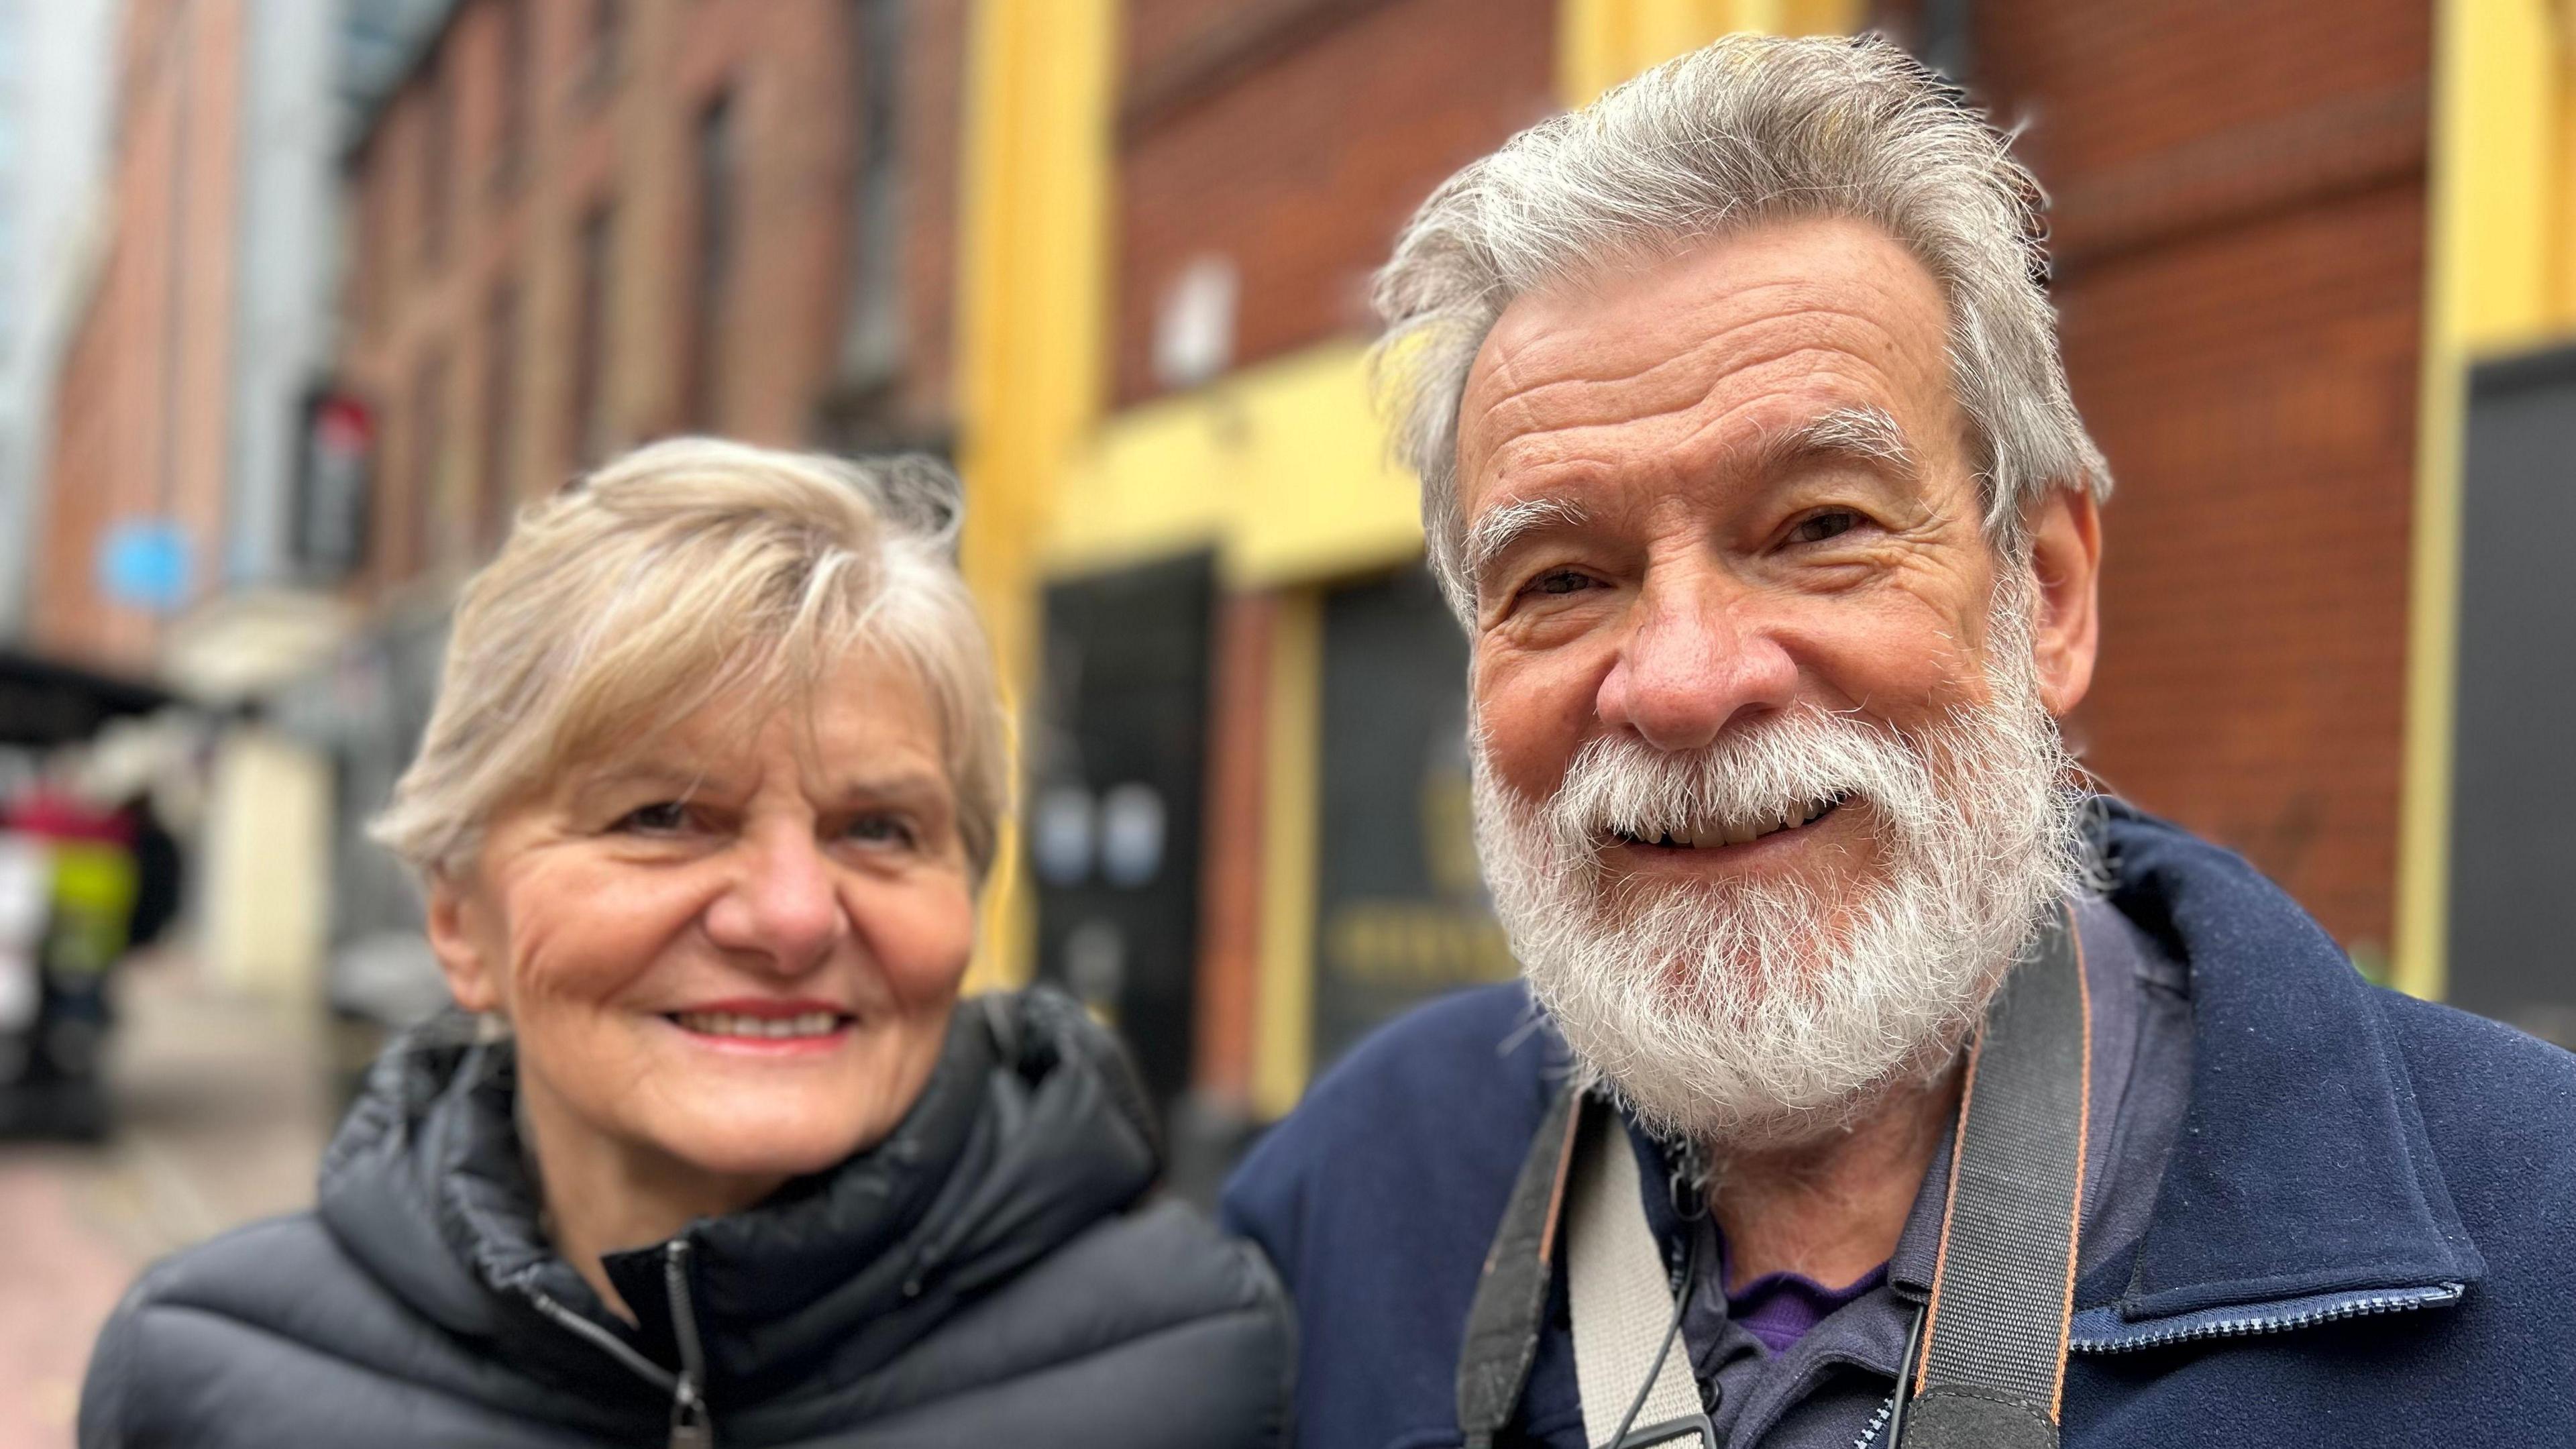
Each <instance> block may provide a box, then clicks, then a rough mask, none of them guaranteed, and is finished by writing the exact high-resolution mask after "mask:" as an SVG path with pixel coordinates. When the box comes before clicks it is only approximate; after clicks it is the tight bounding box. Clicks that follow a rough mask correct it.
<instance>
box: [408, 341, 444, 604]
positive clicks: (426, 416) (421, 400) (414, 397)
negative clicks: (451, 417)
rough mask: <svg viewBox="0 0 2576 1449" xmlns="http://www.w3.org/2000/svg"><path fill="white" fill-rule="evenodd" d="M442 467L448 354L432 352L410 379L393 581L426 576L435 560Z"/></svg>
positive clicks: (421, 362)
mask: <svg viewBox="0 0 2576 1449" xmlns="http://www.w3.org/2000/svg"><path fill="white" fill-rule="evenodd" d="M446 465H447V351H446V349H444V348H439V347H433V348H431V349H430V350H429V351H428V352H426V353H424V354H423V355H422V357H421V360H420V366H419V369H418V370H417V371H415V372H414V373H413V374H412V394H411V469H410V472H411V499H410V502H411V507H410V509H409V510H408V512H409V515H410V516H409V517H408V518H407V519H406V520H405V525H406V532H408V533H409V534H410V537H409V538H407V539H405V540H404V542H403V550H402V569H401V572H400V573H399V574H398V575H397V578H396V581H397V582H399V581H400V579H404V578H409V577H412V576H413V575H416V574H419V573H421V572H422V571H424V570H426V569H427V568H428V567H429V566H430V565H431V564H432V563H434V562H436V561H437V558H438V554H439V547H438V544H439V537H438V535H439V527H438V521H439V517H440V515H441V513H442V512H443V508H442V504H443V502H444V498H443V495H444V494H445V493H446V491H447V489H446Z"/></svg>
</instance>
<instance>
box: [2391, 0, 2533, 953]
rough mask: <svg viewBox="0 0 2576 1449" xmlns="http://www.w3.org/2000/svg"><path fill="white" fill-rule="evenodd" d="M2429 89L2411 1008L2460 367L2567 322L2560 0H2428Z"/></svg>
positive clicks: (2441, 868) (2403, 947) (2407, 940)
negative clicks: (2431, 8)
mask: <svg viewBox="0 0 2576 1449" xmlns="http://www.w3.org/2000/svg"><path fill="white" fill-rule="evenodd" d="M2432 85H2433V130H2432V136H2431V138H2430V139H2431V157H2430V165H2429V173H2430V174H2429V177H2428V186H2427V194H2426V198H2425V210H2426V237H2425V251H2426V258H2425V282H2424V324H2423V337H2424V341H2423V356H2422V367H2423V374H2422V376H2423V381H2422V390H2421V394H2420V398H2419V401H2418V407H2417V424H2416V475H2415V510H2414V537H2413V541H2412V554H2413V557H2412V560H2411V568H2410V577H2409V581H2408V588H2409V596H2408V608H2407V648H2406V727H2405V728H2406V734H2405V747H2404V757H2403V765H2402V770H2403V774H2402V778H2401V783H2400V794H2399V808H2398V842H2397V844H2398V850H2397V897H2396V930H2395V935H2396V944H2395V947H2394V949H2393V951H2392V952H2391V956H2392V961H2391V965H2392V968H2393V975H2394V980H2395V983H2396V985H2397V986H2398V987H2399V988H2400V989H2401V990H2404V991H2408V992H2412V993H2414V994H2415V995H2417V996H2424V997H2439V996H2441V995H2442V993H2443V991H2444V988H2445V987H2446V985H2447V983H2448V979H2449V971H2448V966H2447V963H2446V961H2445V960H2444V955H2443V951H2444V945H2445V942H2446V941H2447V939H2448V935H2449V926H2450V919H2449V904H2450V844H2451V841H2450V837H2451V803H2452V802H2451V781H2452V766H2453V754H2452V746H2453V739H2454V734H2453V731H2454V725H2455V720H2456V708H2457V690H2458V682H2459V627H2460V489H2461V465H2462V462H2463V461H2464V459H2463V452H2464V449H2465V446H2466V442H2467V438H2466V432H2465V429H2466V422H2467V418H2466V402H2467V386H2468V371H2469V367H2470V365H2471V364H2472V363H2474V362H2475V361H2476V360H2478V359H2479V358H2480V357H2484V356H2491V355H2494V354H2497V353H2501V352H2509V351H2513V350H2517V349H2519V348H2523V347H2528V346H2531V345H2533V344H2535V343H2538V342H2540V341H2542V340H2544V339H2546V338H2548V337H2549V336H2551V335H2553V334H2561V333H2564V332H2566V331H2567V330H2568V329H2569V328H2571V327H2576V3H2571V0H2441V3H2440V4H2439V6H2438V8H2437V9H2436V11H2435V14H2434V38H2433V78H2432Z"/></svg>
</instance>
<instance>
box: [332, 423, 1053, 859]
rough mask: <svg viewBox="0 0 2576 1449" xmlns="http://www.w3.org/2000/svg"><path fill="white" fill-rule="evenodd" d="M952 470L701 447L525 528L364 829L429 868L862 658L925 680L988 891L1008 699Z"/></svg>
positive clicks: (1005, 793) (477, 603) (605, 471)
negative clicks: (715, 713)
mask: <svg viewBox="0 0 2576 1449" xmlns="http://www.w3.org/2000/svg"><path fill="white" fill-rule="evenodd" d="M959 514H960V505H959V490H958V485H957V479H956V476H955V475H954V474H952V473H950V472H949V471H948V469H947V468H946V467H944V466H943V465H941V464H939V463H937V462H935V461H932V460H931V459H928V458H919V457H903V458H884V459H873V460H869V461H865V462H848V461H843V460H841V459H838V458H829V457H823V456H819V455H815V454H808V453H789V452H780V451H776V450H773V449H768V448H755V447H749V446H745V445H743V444H739V443H727V442H719V441H716V440H713V439H707V438H680V439H674V440H672V441H669V442H663V443H655V444H653V445H652V446H650V447H646V448H639V449H637V450H636V451H634V452H632V453H629V454H627V455H625V456H624V457H622V458H619V459H617V460H616V461H614V462H612V463H609V464H608V465H607V466H605V467H603V468H601V469H599V470H598V471H597V472H595V473H592V474H591V475H590V476H589V477H587V478H585V479H583V480H581V481H580V482H579V483H577V484H575V485H573V486H572V487H570V488H568V489H566V490H565V491H563V492H561V493H559V494H557V495H555V496H554V497H552V498H549V499H546V500H545V501H543V502H541V503H537V504H533V505H531V506H530V507H529V508H528V509H527V510H525V511H524V512H523V513H521V514H520V516H519V520H518V523H517V526H516V527H514V528H513V529H512V530H511V532H510V538H509V542H508V543H507V544H505V545H504V546H503V547H502V549H501V553H500V556H499V557H498V558H495V559H493V560H492V562H491V563H490V564H488V565H486V566H485V567H484V568H483V570H482V571H481V572H480V573H477V574H476V575H475V576H474V577H473V579H472V580H471V581H469V582H468V583H467V584H466V586H465V592H464V596H463V597H462V598H461V599H460V600H459V601H458V603H457V607H456V618H455V622H454V625H453V629H452V632H451V633H450V635H449V638H448V643H447V663H446V668H445V672H444V674H443V676H442V677H441V679H440V682H439V689H438V703H437V706H436V708H435V709H434V710H433V711H432V712H431V714H430V718H429V728H428V730H427V732H426V733H425V734H424V735H423V736H422V738H421V745H420V753H419V755H418V756H416V757H415V758H414V759H413V760H412V763H411V768H410V769H408V770H406V771H404V772H403V777H402V779H401V780H400V781H399V782H398V783H397V784H396V785H395V786H394V792H393V799H392V801H391V803H390V804H389V805H388V806H387V807H386V809H385V811H384V813H383V814H382V815H380V816H378V817H377V819H376V821H375V824H374V827H373V832H372V833H373V834H374V836H375V838H376V839H377V840H378V841H380V842H382V843H383V844H385V845H386V846H388V847H390V848H391V849H392V850H393V851H394V852H395V853H396V854H398V855H400V856H401V857H402V858H403V859H404V860H405V861H407V862H408V863H410V865H411V866H412V867H413V868H414V869H415V870H417V871H419V872H421V873H422V874H423V875H424V876H427V875H435V874H440V873H454V872H456V871H459V870H460V869H462V868H464V867H465V866H466V865H467V864H468V863H469V862H470V861H471V860H472V858H473V856H474V853H475V851H476V849H477V848H478V847H479V845H480V843H481V838H482V832H483V829H484V827H485V826H486V825H488V824H489V823H490V822H491V821H492V819H493V818H494V816H495V814H496V813H497V812H499V811H500V810H502V809H504V808H505V807H507V806H508V805H510V804H512V803H513V802H515V801H517V800H519V799H522V798H524V797H526V796H527V795H528V794H530V793H531V792H533V791H536V790H539V789H542V788H544V786H545V785H546V783H547V782H548V781H549V780H551V779H553V778H554V777H555V776H557V775H558V774H560V773H561V772H562V771H563V770H565V769H566V768H567V767H570V766H572V765H575V764H578V763H582V762H586V761H590V760H595V759H598V758H600V757H601V756H603V755H605V754H608V753H610V752H612V751H614V750H616V749H619V748H621V747H624V746H627V745H630V744H632V743H634V742H638V741H641V740H643V739H646V738H649V737H650V736H651V735H652V734H653V733H655V732H656V731H659V730H662V729H667V728H669V727H670V726H672V725H675V724H677V723H679V722H680V721H681V720H684V719H686V718H688V717H689V716H690V715H691V714H693V713H695V712H696V711H697V710H698V709H700V708H701V707H703V706H705V705H706V704H708V703H710V702H712V701H714V700H717V699H719V698H722V699H726V700H742V701H745V702H748V703H751V704H754V705H756V706H770V707H784V706H787V705H790V704H792V703H793V702H795V700H796V698H797V696H799V695H800V694H801V693H802V692H803V691H804V690H807V689H810V688H811V687H812V685H813V684H814V682H815V681H817V680H819V679H821V678H823V677H824V676H825V675H826V674H827V673H828V672H829V671H830V670H831V669H832V668H833V667H834V666H835V665H837V664H838V663H839V662H840V661H842V660H843V659H845V658H847V657H849V656H850V655H851V654H852V653H853V652H854V651H859V650H869V649H873V650H878V651H882V654H883V656H884V657H886V658H888V659H891V660H896V661H900V662H901V663H902V664H903V665H904V666H905V667H907V668H909V669H911V670H912V671H913V672H914V673H915V674H916V675H917V676H918V679H919V682H920V684H921V687H922V690H923V693H924V694H925V696H926V697H927V698H928V700H929V702H930V705H931V708H932V711H933V713H934V715H935V717H936V719H937V722H938V725H939V728H940V730H941V732H942V736H943V741H942V745H943V751H944V758H945V761H946V764H947V769H948V776H949V782H950V784H951V786H952V787H953V788H954V789H955V790H956V792H957V807H958V820H959V827H960V834H961V835H962V837H963V839H964V843H965V847H966V852H967V857H968V860H969V861H970V863H971V864H972V865H973V867H974V870H975V873H976V876H977V877H978V878H979V879H980V878H981V877H982V876H983V875H984V873H985V872H986V871H987V870H988V869H989V868H990V866H991V864H992V860H993V851H994V843H995V841H996V839H997V838H998V836H999V834H1000V831H1001V822H1002V815H1003V812H1004V811H1005V809H1007V808H1008V803H1009V800H1008V797H1009V773H1008V765H1007V763H1006V754H1007V747H1006V745H1005V742H1004V727H1003V721H1002V707H1001V700H1000V695H999V693H998V691H997V689H996V687H995V683H994V677H993V669H992V663H991V658H990V654H989V651H988V649H987V646H986V642H985V638H984V631H983V626H982V624H981V623H980V621H979V620H978V619H977V617H976V614H975V607H974V604H973V601H972V600H971V599H970V598H969V596H968V594H967V592H966V585H965V582H964V580H962V579H961V578H960V577H959V576H958V573H957V568H956V564H955V562H954V554H955V545H956V536H957V524H958V519H959Z"/></svg>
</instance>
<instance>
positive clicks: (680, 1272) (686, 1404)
mask: <svg viewBox="0 0 2576 1449" xmlns="http://www.w3.org/2000/svg"><path fill="white" fill-rule="evenodd" d="M662 1286H663V1289H664V1291H665V1292H667V1293H668V1294H669V1295H670V1300H671V1336H672V1337H673V1338H675V1339H677V1340H678V1341H679V1345H680V1371H679V1372H678V1373H676V1374H674V1373H672V1372H671V1371H670V1370H668V1369H666V1368H664V1367H662V1366H661V1365H660V1364H658V1363H655V1362H653V1360H651V1359H649V1358H646V1357H645V1356H644V1355H643V1354H641V1353H638V1352H636V1351H635V1348H634V1346H633V1345H631V1344H629V1343H627V1342H626V1340H624V1339H622V1338H619V1337H618V1336H617V1335H616V1334H613V1333H611V1332H609V1331H608V1330H607V1329H605V1328H602V1327H600V1326H599V1325H598V1324H596V1323H593V1322H591V1321H590V1320H589V1319H587V1318H584V1317H582V1316H581V1315H580V1314H578V1313H575V1312H573V1311H572V1310H571V1309H569V1308H566V1307H565V1306H563V1305H562V1304H561V1303H559V1302H557V1301H555V1299H554V1298H553V1296H552V1295H550V1294H547V1293H543V1292H538V1291H531V1292H530V1293H529V1295H528V1296H529V1299H530V1301H532V1302H534V1303H535V1304H536V1306H537V1311H538V1312H539V1313H542V1314H544V1315H545V1316H546V1318H547V1319H548V1320H549V1321H550V1322H552V1323H554V1324H555V1325H556V1326H557V1327H560V1328H564V1329H568V1330H570V1331H571V1332H572V1333H573V1334H575V1335H577V1336H578V1337H580V1338H583V1339H585V1340H587V1341H588V1342H589V1343H591V1344H592V1345H593V1346H595V1347H596V1348H598V1349H599V1350H600V1351H601V1352H603V1353H605V1354H607V1355H608V1356H609V1357H610V1358H613V1359H615V1360H617V1361H618V1362H619V1363H621V1364H624V1365H625V1366H626V1367H627V1368H628V1369H629V1370H630V1371H632V1372H633V1373H634V1374H635V1375H636V1377H638V1378H641V1379H643V1380H644V1381H645V1382H646V1383H649V1384H651V1385H652V1386H653V1387H655V1388H656V1389H659V1390H661V1391H662V1392H663V1393H666V1394H669V1395H670V1396H671V1449H714V1445H715V1442H716V1426H715V1420H714V1419H713V1417H711V1416H710V1415H709V1414H708V1412H707V1400H706V1392H705V1389H704V1387H703V1386H704V1385H705V1383H706V1381H707V1365H706V1353H705V1348H704V1346H703V1345H702V1344H700V1343H699V1341H698V1320H697V1315H696V1313H695V1312H694V1311H692V1309H691V1307H690V1303H689V1244H688V1240H687V1239H685V1238H682V1239H675V1240H673V1241H672V1242H671V1243H670V1244H669V1245H668V1246H667V1247H665V1248H664V1249H663V1250H662Z"/></svg>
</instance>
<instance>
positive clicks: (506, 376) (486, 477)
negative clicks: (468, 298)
mask: <svg viewBox="0 0 2576 1449" xmlns="http://www.w3.org/2000/svg"><path fill="white" fill-rule="evenodd" d="M483 329H484V330H483V346H484V355H483V432H482V443H483V476H482V479H481V485H482V486H481V488H480V489H479V490H478V496H477V498H476V500H475V505H476V506H475V510H474V511H475V520H474V523H475V527H474V538H475V543H476V545H477V547H478V549H479V550H480V551H482V552H484V553H490V552H491V551H493V550H495V549H497V548H499V547H500V546H501V540H502V539H503V537H505V536H506V535H507V534H508V533H509V531H510V513H511V509H512V508H513V507H514V506H515V505H516V504H517V502H518V497H519V489H518V480H517V478H516V477H515V476H514V464H515V463H516V460H517V458H518V450H519V289H518V286H517V284H515V283H512V282H507V281H505V282H503V283H501V284H500V285H499V286H497V287H495V288H493V289H492V304H491V307H490V308H489V310H488V311H487V312H486V313H485V315H484V319H483Z"/></svg>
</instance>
